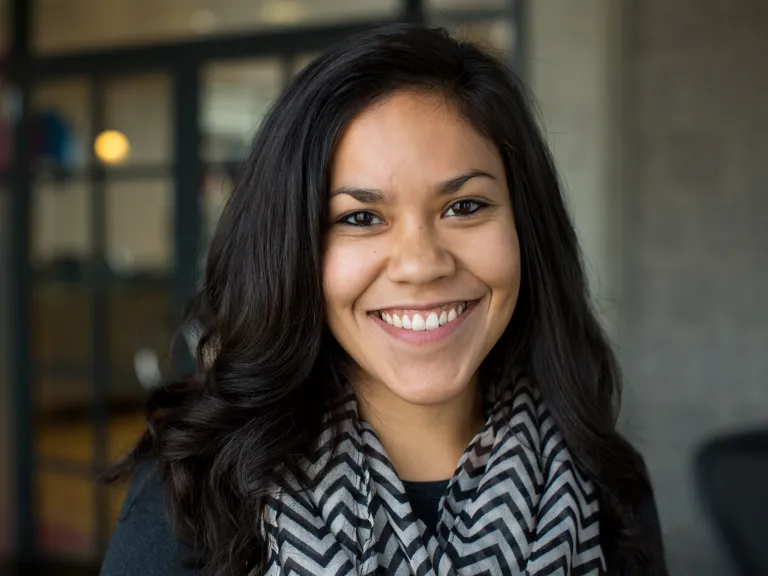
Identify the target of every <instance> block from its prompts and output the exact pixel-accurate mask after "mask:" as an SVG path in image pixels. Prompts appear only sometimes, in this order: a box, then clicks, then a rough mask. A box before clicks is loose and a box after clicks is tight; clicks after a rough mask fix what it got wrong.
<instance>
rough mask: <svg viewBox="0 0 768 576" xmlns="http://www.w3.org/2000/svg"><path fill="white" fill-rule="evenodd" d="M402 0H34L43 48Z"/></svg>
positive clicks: (252, 23)
mask: <svg viewBox="0 0 768 576" xmlns="http://www.w3.org/2000/svg"><path fill="white" fill-rule="evenodd" d="M399 11H400V0H322V1H320V0H251V1H248V2H244V1H243V0H163V1H162V2H158V1H157V0H110V1H109V2H106V1H104V0H34V4H33V11H32V13H33V14H34V15H35V22H34V25H33V35H32V39H33V40H32V41H33V46H34V49H35V50H36V51H37V52H41V53H51V52H61V51H71V50H89V49H95V48H99V47H104V46H110V45H112V46H114V45H120V44H137V43H138V44H140V43H146V42H154V41H158V40H168V41H170V40H175V39H181V38H188V37H190V36H198V35H206V34H226V33H229V32H245V31H248V30H259V29H265V28H275V27H285V26H295V25H312V24H319V23H328V22H340V21H350V20H361V19H380V18H383V17H387V16H396V15H397V14H398V13H399Z"/></svg>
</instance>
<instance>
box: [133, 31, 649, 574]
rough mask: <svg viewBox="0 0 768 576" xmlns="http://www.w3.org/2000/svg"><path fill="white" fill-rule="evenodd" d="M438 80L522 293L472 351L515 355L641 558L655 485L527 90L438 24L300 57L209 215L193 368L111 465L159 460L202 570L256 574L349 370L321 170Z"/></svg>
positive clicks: (627, 562)
mask: <svg viewBox="0 0 768 576" xmlns="http://www.w3.org/2000/svg"><path fill="white" fill-rule="evenodd" d="M402 90H417V91H428V92H430V93H433V94H439V95H441V96H442V97H444V98H445V99H446V100H447V101H448V102H450V103H451V104H452V105H454V106H455V108H456V109H457V110H458V112H459V113H460V114H461V115H463V117H464V118H465V119H466V120H467V121H468V122H469V123H470V124H471V125H472V126H473V127H474V128H475V129H476V130H477V131H478V132H479V133H480V134H482V135H483V136H484V137H486V138H487V139H488V140H489V141H491V142H493V143H494V144H495V145H496V147H497V148H498V151H499V153H500V155H501V158H502V160H503V162H504V166H505V170H506V175H507V181H508V183H509V193H510V195H511V200H512V206H513V207H514V218H515V225H516V227H517V230H518V235H519V241H520V246H521V258H522V270H523V274H522V281H521V289H520V295H519V299H518V303H517V307H516V310H515V312H514V314H513V317H512V320H511V321H510V324H509V326H508V327H507V329H506V331H505V333H504V334H503V336H502V337H501V339H500V340H499V342H498V343H497V345H496V346H495V347H494V349H493V351H492V352H491V354H490V355H489V356H488V358H486V360H485V362H484V368H485V369H489V368H499V367H501V368H502V369H503V370H505V371H507V372H508V373H511V371H512V370H523V371H525V372H526V373H527V374H528V376H529V377H530V379H531V380H532V381H533V382H534V383H535V384H536V385H537V386H538V387H539V389H540V390H541V392H542V395H543V397H544V399H545V401H546V403H547V405H548V407H549V409H550V411H551V413H552V415H553V417H554V418H555V420H556V421H557V423H558V425H559V427H560V430H561V432H562V434H563V436H564V438H565V441H566V443H567V445H568V447H569V449H570V451H571V452H572V454H573V457H574V459H575V461H576V463H577V465H578V466H579V468H580V469H581V470H582V472H583V473H584V474H586V475H587V476H588V477H589V478H591V479H592V481H593V482H594V483H595V484H596V486H597V487H598V488H599V492H600V494H601V496H600V498H601V514H602V518H601V527H602V532H603V534H604V537H605V539H604V541H605V542H607V545H608V548H609V549H608V550H607V551H606V553H607V554H608V555H609V557H611V558H613V559H614V560H615V561H616V562H618V563H619V564H620V565H622V566H624V567H625V569H628V570H627V571H626V572H625V573H641V574H645V573H648V572H650V571H651V564H652V563H653V562H654V560H653V558H652V552H651V548H652V546H651V544H650V535H648V534H644V533H643V530H642V528H641V527H640V525H639V524H638V522H637V520H636V519H635V515H634V507H635V505H636V504H637V503H638V501H640V500H641V499H643V498H644V497H647V495H648V494H649V493H650V483H649V479H648V475H647V472H646V470H645V467H644V464H643V462H642V459H641V458H640V457H639V455H638V454H637V453H636V452H635V451H634V450H633V449H632V447H631V446H630V445H629V444H628V443H627V441H626V440H624V439H623V438H622V436H621V435H620V434H619V433H618V432H617V430H616V419H617V414H618V405H619V402H618V400H619V395H620V376H619V370H618V367H617V362H616V359H615V357H614V354H613V352H612V350H611V347H610V345H609V343H608V341H607V339H606V337H605V335H604V333H603V331H602V329H601V327H600V324H599V322H598V320H597V318H596V315H595V313H594V311H593V309H592V306H591V302H590V298H589V294H588V289H587V282H586V279H585V274H584V269H583V265H582V260H581V255H580V251H579V246H578V242H577V238H576V234H575V232H574V228H573V225H572V223H571V220H570V218H569V215H568V212H567V210H566V207H565V202H564V199H563V195H562V192H561V188H560V184H559V182H558V177H557V173H556V171H555V167H554V164H553V161H552V158H551V156H550V153H549V150H548V147H547V145H546V143H545V141H544V139H543V137H542V135H541V133H540V131H539V128H538V125H537V122H536V119H535V116H534V114H533V112H532V110H533V109H534V107H533V103H532V98H531V97H530V95H529V94H528V92H527V90H526V89H525V87H524V86H523V84H522V83H521V81H520V80H519V79H518V78H517V77H516V76H515V75H514V74H513V73H512V72H511V70H509V68H508V67H507V66H506V65H505V64H504V63H502V62H501V61H499V60H496V59H495V58H493V57H491V56H490V55H488V54H487V53H485V52H483V51H482V50H480V49H479V48H478V47H476V46H475V45H473V44H470V43H465V42H461V41H458V40H455V39H453V38H452V37H451V36H450V35H449V34H447V33H446V32H445V31H444V30H441V29H429V28H424V27H420V26H412V25H404V24H403V25H393V26H387V27H384V28H380V29H378V30H375V31H373V32H369V33H366V34H362V35H358V36H356V37H354V38H351V39H349V40H347V41H345V42H343V43H342V44H339V45H338V46H336V47H334V48H332V49H331V50H329V51H327V52H326V53H325V54H323V55H322V56H320V57H319V58H318V59H317V60H315V61H314V62H313V63H312V64H310V65H309V66H308V67H307V68H305V69H304V70H303V71H302V72H301V73H300V74H299V75H298V76H297V77H296V78H295V79H294V80H293V82H292V83H291V84H290V85H289V86H288V87H287V88H286V89H285V91H284V92H283V93H282V95H281V96H280V97H279V98H278V100H277V101H276V102H275V104H274V105H273V107H272V108H271V110H270V112H269V113H268V114H267V116H266V118H265V120H264V121H263V123H262V125H261V127H260V129H259V130H258V133H257V135H256V136H255V139H254V142H253V145H252V149H251V152H250V155H249V157H248V159H247V161H246V162H245V164H244V166H243V169H242V172H241V174H240V175H239V177H238V180H237V182H236V186H235V189H234V191H233V194H232V196H231V199H230V200H229V203H228V204H227V206H226V208H225V210H224V212H223V214H222V217H221V220H220V222H219V224H218V228H217V230H216V233H215V236H214V239H213V241H212V245H211V248H210V252H209V255H208V261H207V267H206V271H205V281H204V285H203V287H202V289H201V291H200V293H199V294H198V296H197V297H196V299H195V301H194V303H193V306H192V307H191V308H190V313H189V318H188V319H189V320H192V321H194V322H196V323H198V324H199V325H200V326H201V328H202V337H201V340H200V343H199V346H198V350H197V368H196V371H195V373H194V374H192V375H189V376H187V377H184V378H180V379H177V380H174V381H170V382H168V383H167V384H166V385H164V386H163V387H162V388H160V389H158V390H156V391H155V392H154V393H153V394H152V395H151V397H150V399H149V402H148V406H147V429H146V432H145V433H144V435H143V437H142V439H141V441H140V442H139V443H138V445H137V446H136V448H135V449H134V450H133V451H132V453H131V454H130V455H129V456H128V458H127V459H126V461H125V462H124V463H123V465H122V466H121V467H120V469H119V470H118V472H122V473H127V472H129V471H130V470H132V469H133V468H135V467H136V465H137V464H138V463H140V462H141V461H143V460H153V461H155V462H156V463H157V466H159V469H160V474H161V477H162V480H163V482H164V486H165V497H166V506H167V512H168V515H169V518H170V521H171V524H172V528H173V529H174V531H175V533H176V534H177V536H179V537H180V538H182V539H183V540H185V541H187V542H188V543H189V544H190V545H191V546H192V548H193V549H194V550H195V551H196V552H197V553H198V554H199V555H200V559H201V561H202V563H203V564H204V566H205V573H206V574H208V575H210V576H225V575H241V574H258V573H260V571H261V569H262V567H263V563H264V558H265V552H266V551H265V543H264V541H263V537H262V534H261V530H260V522H261V518H262V514H263V511H264V506H265V502H266V498H267V496H268V493H269V491H270V490H271V489H272V487H274V486H275V485H280V484H281V482H282V479H283V478H284V477H285V473H286V471H288V470H296V469H297V468H298V466H299V463H300V461H301V457H302V454H304V453H306V452H307V451H308V450H309V449H310V447H311V443H312V442H313V440H315V439H316V438H317V436H318V434H319V431H320V424H321V416H322V413H323V411H324V408H325V406H327V403H328V401H329V399H330V398H331V397H332V396H333V395H334V390H335V389H336V387H337V386H338V384H339V383H340V380H341V379H342V377H343V374H342V372H341V370H342V367H343V366H344V363H345V361H346V358H345V355H344V352H343V350H341V349H340V347H339V346H338V344H337V343H336V342H335V341H334V339H333V337H332V336H331V335H330V333H329V332H328V330H327V328H326V326H325V324H324V320H323V291H322V277H321V272H322V267H321V262H322V257H323V242H324V234H325V232H326V228H327V226H326V220H327V193H328V171H329V166H330V162H331V158H332V154H333V152H334V148H335V146H336V144H337V142H338V141H339V139H340V136H341V135H342V133H343V131H344V129H345V127H346V126H347V125H348V124H349V123H350V121H351V120H352V119H353V118H355V117H356V116H357V115H358V114H360V113H361V112H362V111H363V110H365V109H366V108H368V107H370V106H371V105H372V104H374V103H376V102H378V101H381V100H382V99H384V98H387V97H388V96H390V95H392V94H393V93H395V92H397V91H402Z"/></svg>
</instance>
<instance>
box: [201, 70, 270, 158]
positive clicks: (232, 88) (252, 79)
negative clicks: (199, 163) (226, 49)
mask: <svg viewBox="0 0 768 576" xmlns="http://www.w3.org/2000/svg"><path fill="white" fill-rule="evenodd" d="M282 87H283V68H282V65H281V62H280V61H279V60H277V59H268V60H248V61H244V62H243V61H238V62H216V63H214V64H211V65H209V66H207V67H206V68H205V70H204V72H203V94H202V119H201V124H202V133H203V150H202V157H203V160H204V161H206V162H220V161H226V160H240V159H242V158H243V157H244V156H245V154H246V152H247V150H248V147H249V146H250V143H251V139H252V138H253V133H254V131H255V130H256V128H257V127H258V125H259V123H260V122H261V120H262V118H263V117H264V115H265V114H266V113H267V110H268V109H269V106H270V105H271V104H272V102H273V100H274V99H275V98H276V97H277V95H278V94H279V93H280V91H281V90H282Z"/></svg>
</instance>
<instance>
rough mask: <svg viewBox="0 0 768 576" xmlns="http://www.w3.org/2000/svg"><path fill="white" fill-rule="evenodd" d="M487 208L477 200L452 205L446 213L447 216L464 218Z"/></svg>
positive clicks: (460, 201)
mask: <svg viewBox="0 0 768 576" xmlns="http://www.w3.org/2000/svg"><path fill="white" fill-rule="evenodd" d="M485 206H486V205H485V204H483V203H481V202H478V201H477V200H459V201H458V202H454V203H453V204H451V206H450V207H449V208H448V210H446V211H445V215H446V216H454V217H459V218H461V217H463V216H464V217H465V216H471V215H472V214H474V213H475V212H477V211H478V210H480V209H481V208H484V207H485Z"/></svg>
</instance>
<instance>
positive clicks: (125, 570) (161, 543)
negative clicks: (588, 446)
mask: <svg viewBox="0 0 768 576" xmlns="http://www.w3.org/2000/svg"><path fill="white" fill-rule="evenodd" d="M163 498H164V497H163V487H162V485H161V484H160V481H159V479H158V475H157V474H156V473H155V469H154V468H153V467H151V466H148V465H145V466H143V467H142V468H140V469H139V471H138V472H137V474H136V476H135V478H134V480H133V483H132V484H131V488H130V490H129V491H128V495H127V496H126V498H125V503H124V504H123V509H122V511H121V512H120V517H119V519H118V522H117V526H116V528H115V532H114V534H113V536H112V542H111V543H110V545H109V550H108V551H107V556H106V558H105V560H104V564H103V565H102V568H101V576H200V574H201V571H200V569H198V568H194V567H191V566H190V565H189V562H188V561H189V560H190V559H191V558H192V556H193V555H192V551H191V550H190V549H189V548H188V547H186V546H185V545H184V544H182V543H180V542H179V541H178V540H176V538H174V536H173V534H172V533H171V529H170V526H169V525H168V520H167V518H166V515H165V507H164V502H163ZM637 514H638V519H639V520H640V522H641V523H642V524H643V525H644V526H646V527H648V528H649V529H650V531H651V532H652V533H653V534H654V535H655V536H656V538H655V539H654V547H655V548H656V554H657V557H658V558H660V559H663V558H664V550H663V546H662V541H661V529H660V527H659V519H658V515H657V513H656V504H655V502H654V501H653V499H652V498H650V499H648V500H647V501H646V502H644V503H643V504H642V505H641V506H639V507H638V511H637ZM662 568H663V569H662V571H661V572H659V573H657V575H656V576H667V571H666V568H665V567H662ZM318 576H319V575H318Z"/></svg>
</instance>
